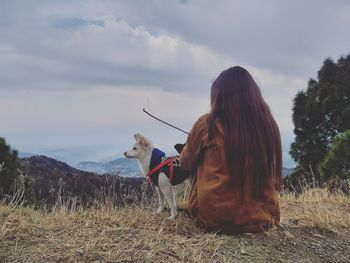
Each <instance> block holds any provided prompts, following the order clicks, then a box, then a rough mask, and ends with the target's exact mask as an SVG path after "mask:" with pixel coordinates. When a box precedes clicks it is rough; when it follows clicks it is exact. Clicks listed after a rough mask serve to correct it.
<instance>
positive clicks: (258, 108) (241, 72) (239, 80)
mask: <svg viewBox="0 0 350 263" xmlns="http://www.w3.org/2000/svg"><path fill="white" fill-rule="evenodd" d="M217 119H218V120H219V121H220V123H221V124H222V126H223V128H224V140H225V146H224V147H225V156H226V163H227V166H228V171H229V173H230V176H231V178H232V179H233V180H234V181H235V182H237V183H240V184H241V189H242V194H243V185H244V176H245V174H246V173H247V172H248V171H249V173H250V174H252V176H253V184H254V188H255V189H253V191H255V192H256V194H257V195H259V194H261V193H262V192H263V191H264V189H265V186H266V184H267V182H268V179H270V181H271V179H272V182H273V183H274V184H275V186H277V187H280V184H281V178H282V177H281V174H282V147H281V137H280V133H279V129H278V126H277V124H276V121H275V119H274V118H273V116H272V114H271V111H270V109H269V106H268V105H267V103H266V102H265V101H264V99H263V97H262V95H261V92H260V89H259V87H258V85H257V84H256V83H255V81H254V79H253V78H252V76H251V75H250V74H249V72H248V71H247V70H245V69H244V68H242V67H238V66H237V67H232V68H229V69H227V70H225V71H223V72H222V73H221V74H220V75H219V76H218V78H217V79H216V80H215V81H214V83H213V85H212V88H211V112H210V114H209V120H208V121H209V123H208V127H209V130H208V136H209V141H212V142H213V141H215V136H216V132H217V129H216V126H215V122H216V120H217ZM248 158H249V160H252V161H251V162H249V167H247V166H248V163H247V161H248Z"/></svg>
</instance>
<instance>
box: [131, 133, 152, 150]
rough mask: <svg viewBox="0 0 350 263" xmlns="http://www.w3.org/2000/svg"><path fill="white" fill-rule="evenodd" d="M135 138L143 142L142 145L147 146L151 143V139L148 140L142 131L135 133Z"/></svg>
mask: <svg viewBox="0 0 350 263" xmlns="http://www.w3.org/2000/svg"><path fill="white" fill-rule="evenodd" d="M134 137H135V140H136V141H137V142H139V143H140V144H141V146H142V147H144V148H147V147H149V146H150V145H151V142H150V140H148V139H147V138H146V137H145V136H143V135H142V134H140V133H136V134H135V135H134Z"/></svg>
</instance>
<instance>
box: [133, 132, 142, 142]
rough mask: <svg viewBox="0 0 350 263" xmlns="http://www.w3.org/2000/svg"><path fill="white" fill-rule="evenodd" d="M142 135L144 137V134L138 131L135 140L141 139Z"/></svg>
mask: <svg viewBox="0 0 350 263" xmlns="http://www.w3.org/2000/svg"><path fill="white" fill-rule="evenodd" d="M140 137H142V135H141V134H140V133H136V134H135V135H134V138H135V141H138V140H139V139H140Z"/></svg>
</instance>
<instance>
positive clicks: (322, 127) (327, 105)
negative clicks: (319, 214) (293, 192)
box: [290, 55, 350, 182]
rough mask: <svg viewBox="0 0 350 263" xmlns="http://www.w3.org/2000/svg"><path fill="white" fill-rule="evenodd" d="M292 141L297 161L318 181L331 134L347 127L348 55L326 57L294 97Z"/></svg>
mask: <svg viewBox="0 0 350 263" xmlns="http://www.w3.org/2000/svg"><path fill="white" fill-rule="evenodd" d="M293 122H294V125H295V129H294V133H295V141H294V142H293V143H292V145H291V150H290V153H291V155H292V157H293V158H294V160H295V161H297V162H298V165H299V166H301V167H302V168H303V169H304V170H306V171H310V172H311V173H310V174H314V175H315V177H316V180H317V181H318V182H320V181H321V177H320V173H319V172H318V170H317V167H318V166H319V164H320V162H321V161H322V160H323V159H324V157H325V156H326V154H327V152H328V151H329V149H330V148H331V146H332V144H333V141H334V138H335V137H336V136H337V135H338V134H340V133H343V132H344V131H345V130H347V129H350V55H348V56H347V57H345V58H344V57H341V58H340V59H339V60H338V62H337V63H334V62H333V61H332V60H331V59H326V60H325V61H324V63H323V66H322V67H321V69H320V70H319V72H318V80H313V79H311V80H310V81H309V82H308V87H307V89H306V91H300V92H298V94H297V95H296V97H295V98H294V106H293Z"/></svg>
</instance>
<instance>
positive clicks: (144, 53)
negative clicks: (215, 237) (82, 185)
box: [0, 0, 350, 167]
mask: <svg viewBox="0 0 350 263" xmlns="http://www.w3.org/2000/svg"><path fill="white" fill-rule="evenodd" d="M349 25H350V1H345V0H344V1H341V0H339V1H322V0H314V1H280V0H267V1H258V0H256V1H232V0H226V1H225V0H220V1H217V0H215V1H214V0H197V1H196V0H194V1H191V0H188V1H175V0H167V1H164V0H153V1H151V0H148V1H146V0H144V1H141V0H140V1H138V0H135V1H127V0H125V1H98V0H95V1H92V0H90V1H89V0H81V1H68V0H56V1H31V0H28V1H14V0H8V1H6V0H2V1H1V8H0V136H2V137H5V138H6V140H7V141H8V143H9V144H10V145H12V146H13V147H14V148H16V149H18V150H20V151H25V152H34V153H47V154H51V155H53V156H54V157H57V158H61V159H62V160H66V161H67V160H68V159H70V163H71V164H76V162H78V161H86V160H94V161H96V160H101V159H104V158H106V157H111V156H113V157H120V156H121V153H122V152H124V151H125V150H127V149H128V148H129V147H131V145H132V143H133V134H134V133H136V132H141V133H143V134H144V135H146V136H147V137H149V138H151V139H152V140H153V142H154V144H155V145H156V146H157V147H159V148H161V149H164V150H165V151H167V152H169V153H171V152H172V151H173V149H172V146H173V145H174V144H175V143H178V142H184V141H185V140H186V135H185V134H182V133H180V132H178V131H176V130H173V129H171V128H168V127H166V126H163V125H162V124H160V123H158V122H156V121H154V120H153V119H151V118H149V117H147V116H146V115H145V114H144V113H142V108H143V107H146V108H147V109H148V110H149V111H151V112H152V113H153V114H155V115H157V116H159V117H160V118H163V119H165V120H167V121H169V122H171V123H173V124H175V125H178V126H180V127H181V128H183V129H185V130H190V129H191V127H192V125H193V123H194V122H195V121H196V120H197V118H198V117H199V116H200V115H202V114H204V113H206V112H208V110H209V90H210V86H211V82H212V81H213V80H214V79H215V78H216V77H217V75H218V74H219V73H220V72H221V71H223V70H225V69H226V68H228V67H231V66H235V65H241V66H243V67H245V68H246V69H247V70H248V71H250V72H251V74H252V75H253V77H254V78H255V79H256V81H257V83H258V84H259V86H260V88H261V90H262V93H263V95H264V98H265V100H266V101H267V102H268V104H269V105H270V107H271V110H272V112H273V115H274V116H275V118H276V120H277V122H278V125H279V127H280V130H281V134H282V140H283V147H284V165H285V166H286V167H291V166H293V163H292V161H291V158H290V156H289V155H288V151H289V145H290V143H291V142H292V141H293V123H292V118H291V115H292V111H291V108H292V103H293V97H294V96H295V94H296V93H297V91H299V90H302V89H305V88H306V86H307V81H308V79H309V78H316V77H317V70H318V69H319V68H320V67H321V65H322V62H323V60H324V59H325V58H327V57H330V58H333V59H334V60H337V59H338V58H339V57H340V56H341V55H347V54H349V52H350V26H349Z"/></svg>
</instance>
